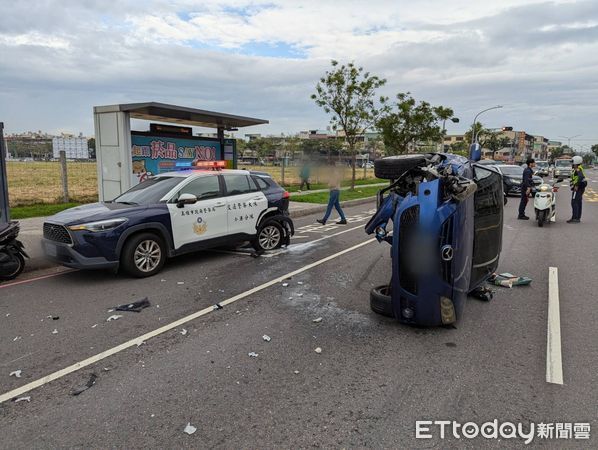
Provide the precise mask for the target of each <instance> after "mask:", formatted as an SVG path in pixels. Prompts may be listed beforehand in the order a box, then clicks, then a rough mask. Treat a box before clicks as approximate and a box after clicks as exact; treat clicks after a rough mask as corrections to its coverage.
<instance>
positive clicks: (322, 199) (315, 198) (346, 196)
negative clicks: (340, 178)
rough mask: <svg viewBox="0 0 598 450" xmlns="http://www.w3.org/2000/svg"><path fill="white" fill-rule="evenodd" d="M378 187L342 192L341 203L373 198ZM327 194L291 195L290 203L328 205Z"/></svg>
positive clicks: (357, 188)
mask: <svg viewBox="0 0 598 450" xmlns="http://www.w3.org/2000/svg"><path fill="white" fill-rule="evenodd" d="M379 190H380V187H366V188H359V187H356V188H355V190H354V191H351V190H343V191H341V202H344V201H345V200H356V199H358V198H367V197H374V196H375V195H376V194H377V193H378V191H379ZM328 196H329V194H328V192H317V193H315V194H305V195H293V194H291V201H292V202H307V203H328Z"/></svg>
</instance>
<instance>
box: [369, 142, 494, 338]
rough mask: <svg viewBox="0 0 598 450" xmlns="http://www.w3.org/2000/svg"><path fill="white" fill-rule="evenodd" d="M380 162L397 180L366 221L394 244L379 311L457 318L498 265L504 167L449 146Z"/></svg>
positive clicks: (376, 300) (378, 169)
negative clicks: (447, 151) (480, 161)
mask: <svg viewBox="0 0 598 450" xmlns="http://www.w3.org/2000/svg"><path fill="white" fill-rule="evenodd" d="M374 169H375V173H376V176H377V177H378V178H383V179H388V180H391V183H390V185H389V186H388V187H386V188H384V189H382V190H381V191H380V192H379V193H378V209H377V212H376V214H375V215H374V216H373V217H372V218H371V219H370V221H369V222H368V224H367V225H366V227H365V228H366V232H367V233H368V234H375V236H376V238H377V239H378V240H379V241H380V242H386V243H389V244H390V245H391V256H392V271H391V273H390V274H389V282H388V284H386V285H383V286H378V287H376V288H374V289H373V290H372V291H371V294H370V304H371V308H372V310H373V311H375V312H377V313H379V314H383V315H386V316H391V317H395V318H396V319H398V320H399V321H401V322H403V323H406V324H412V325H420V326H440V325H450V324H453V323H455V322H456V321H457V320H458V319H459V317H460V316H461V314H462V312H463V307H464V305H465V301H466V298H467V296H468V294H470V293H473V292H477V293H478V294H480V292H481V293H482V294H483V288H482V286H483V283H484V282H485V281H486V279H487V278H488V277H489V276H490V275H492V273H493V272H494V271H495V270H496V267H497V265H498V260H499V256H500V252H501V246H502V225H503V202H504V196H503V186H502V184H503V183H502V177H501V175H500V173H499V172H498V171H497V170H496V169H494V168H493V167H492V166H482V165H478V164H476V163H475V162H473V161H471V160H469V159H467V158H464V157H461V156H457V155H452V154H444V153H426V154H409V155H402V156H394V157H388V158H383V159H380V160H377V161H375V165H374Z"/></svg>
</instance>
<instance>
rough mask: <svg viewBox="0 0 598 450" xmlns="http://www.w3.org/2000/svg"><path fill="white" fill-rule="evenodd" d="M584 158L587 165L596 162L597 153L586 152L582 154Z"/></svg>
mask: <svg viewBox="0 0 598 450" xmlns="http://www.w3.org/2000/svg"><path fill="white" fill-rule="evenodd" d="M580 156H581V157H582V159H583V163H584V164H586V165H590V164H592V163H593V162H594V158H595V155H594V154H593V153H585V154H583V155H580Z"/></svg>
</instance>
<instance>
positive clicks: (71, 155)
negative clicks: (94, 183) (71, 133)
mask: <svg viewBox="0 0 598 450" xmlns="http://www.w3.org/2000/svg"><path fill="white" fill-rule="evenodd" d="M62 150H64V152H65V154H66V157H67V159H89V146H88V144H87V139H86V138H83V137H65V136H62V137H55V138H53V139H52V154H53V156H54V158H60V152H61V151H62Z"/></svg>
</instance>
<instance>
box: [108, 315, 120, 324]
mask: <svg viewBox="0 0 598 450" xmlns="http://www.w3.org/2000/svg"><path fill="white" fill-rule="evenodd" d="M121 317H122V316H119V315H118V314H114V315H113V316H110V317H108V318H107V319H106V322H112V321H113V320H118V319H120V318H121Z"/></svg>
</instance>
